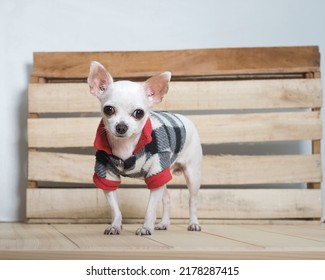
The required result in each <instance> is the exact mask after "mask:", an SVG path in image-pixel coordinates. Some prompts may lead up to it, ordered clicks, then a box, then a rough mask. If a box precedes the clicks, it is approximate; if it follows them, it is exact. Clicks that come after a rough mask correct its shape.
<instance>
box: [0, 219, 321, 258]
mask: <svg viewBox="0 0 325 280" xmlns="http://www.w3.org/2000/svg"><path fill="white" fill-rule="evenodd" d="M137 227H138V225H134V224H129V225H124V228H123V233H122V234H121V235H119V236H105V235H103V230H104V228H105V225H104V224H23V223H0V259H325V225H324V224H322V225H320V224H306V225H301V224H299V225H208V224H206V225H203V226H202V231H201V232H188V231H186V225H173V226H171V227H170V229H169V230H168V231H155V232H154V234H153V235H151V236H145V237H144V236H141V237H139V236H135V234H134V232H135V230H136V228H137Z"/></svg>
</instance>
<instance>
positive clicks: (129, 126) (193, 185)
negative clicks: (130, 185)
mask: <svg viewBox="0 0 325 280" xmlns="http://www.w3.org/2000/svg"><path fill="white" fill-rule="evenodd" d="M170 78H171V73H170V72H164V73H161V74H160V75H156V76H153V77H151V78H149V79H148V80H147V81H146V82H145V83H135V82H131V81H118V82H113V78H112V76H111V75H110V74H109V73H108V72H107V71H106V69H105V68H104V67H103V66H102V65H101V64H100V63H98V62H95V61H94V62H92V63H91V65H90V73H89V76H88V84H89V87H90V92H91V93H92V94H93V95H95V96H96V97H97V98H98V99H99V101H100V104H101V112H102V120H101V122H100V124H99V127H98V129H97V134H96V138H95V142H94V146H95V149H96V150H97V152H96V165H95V173H94V177H93V180H94V183H95V185H96V186H97V187H98V188H101V189H103V190H104V193H105V195H106V198H107V201H108V203H109V205H110V207H111V210H112V223H111V225H110V226H108V228H107V229H106V230H105V231H104V234H109V235H111V234H113V235H115V234H120V232H121V230H122V214H121V211H120V208H119V205H118V200H117V195H116V189H117V187H118V186H119V185H120V182H121V181H120V176H127V177H133V178H142V179H144V180H145V183H146V184H147V187H148V189H150V198H149V202H148V205H147V210H146V215H145V220H144V224H143V226H142V227H140V228H139V229H137V231H136V234H137V235H150V234H152V232H153V230H154V229H157V230H165V229H167V227H168V225H169V224H170V219H169V206H170V198H169V195H168V192H167V188H166V184H167V183H168V182H169V181H170V180H171V179H172V176H171V171H181V172H183V173H184V176H185V179H186V182H187V186H188V189H189V192H190V199H189V212H190V221H189V226H188V230H190V231H200V230H201V228H200V226H199V223H198V219H197V196H198V191H199V189H200V181H201V161H202V148H201V144H200V139H199V135H198V132H197V130H196V127H195V126H194V124H193V123H192V122H191V121H190V120H189V119H187V118H185V117H184V116H182V115H178V114H172V113H167V112H153V111H152V107H153V106H154V105H155V104H158V103H160V102H161V101H162V99H163V97H164V95H165V94H166V93H167V91H168V86H169V82H170ZM161 199H162V201H163V215H162V220H161V222H160V223H159V224H157V225H156V226H155V220H156V209H157V205H158V203H159V202H160V201H161Z"/></svg>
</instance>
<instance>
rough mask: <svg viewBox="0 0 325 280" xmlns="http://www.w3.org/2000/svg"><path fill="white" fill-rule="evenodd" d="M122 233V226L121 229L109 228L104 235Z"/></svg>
mask: <svg viewBox="0 0 325 280" xmlns="http://www.w3.org/2000/svg"><path fill="white" fill-rule="evenodd" d="M121 231H122V226H120V227H113V226H109V227H108V228H107V229H105V231H104V234H105V235H119V234H120V233H121Z"/></svg>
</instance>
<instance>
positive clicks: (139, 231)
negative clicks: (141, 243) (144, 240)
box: [135, 227, 151, 236]
mask: <svg viewBox="0 0 325 280" xmlns="http://www.w3.org/2000/svg"><path fill="white" fill-rule="evenodd" d="M135 234H136V235H139V236H141V235H151V230H150V229H148V228H146V227H140V228H138V229H137V231H136V232H135Z"/></svg>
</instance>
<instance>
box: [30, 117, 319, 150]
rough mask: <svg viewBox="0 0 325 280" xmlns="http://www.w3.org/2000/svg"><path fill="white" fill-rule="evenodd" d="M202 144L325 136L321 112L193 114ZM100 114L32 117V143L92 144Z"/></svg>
mask: <svg viewBox="0 0 325 280" xmlns="http://www.w3.org/2000/svg"><path fill="white" fill-rule="evenodd" d="M189 118H190V119H191V120H192V121H193V122H194V123H195V125H196V126H197V128H198V130H199V134H200V137H201V142H202V144H221V143H238V142H240V143H241V142H263V141H283V140H288V141H289V140H311V139H321V137H322V121H321V117H320V112H290V113H261V114H220V115H197V116H189ZM99 121H100V119H99V118H43V119H29V120H28V145H29V147H33V148H39V147H49V148H57V147H90V146H92V145H93V140H94V137H95V133H96V129H97V126H98V124H99Z"/></svg>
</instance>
